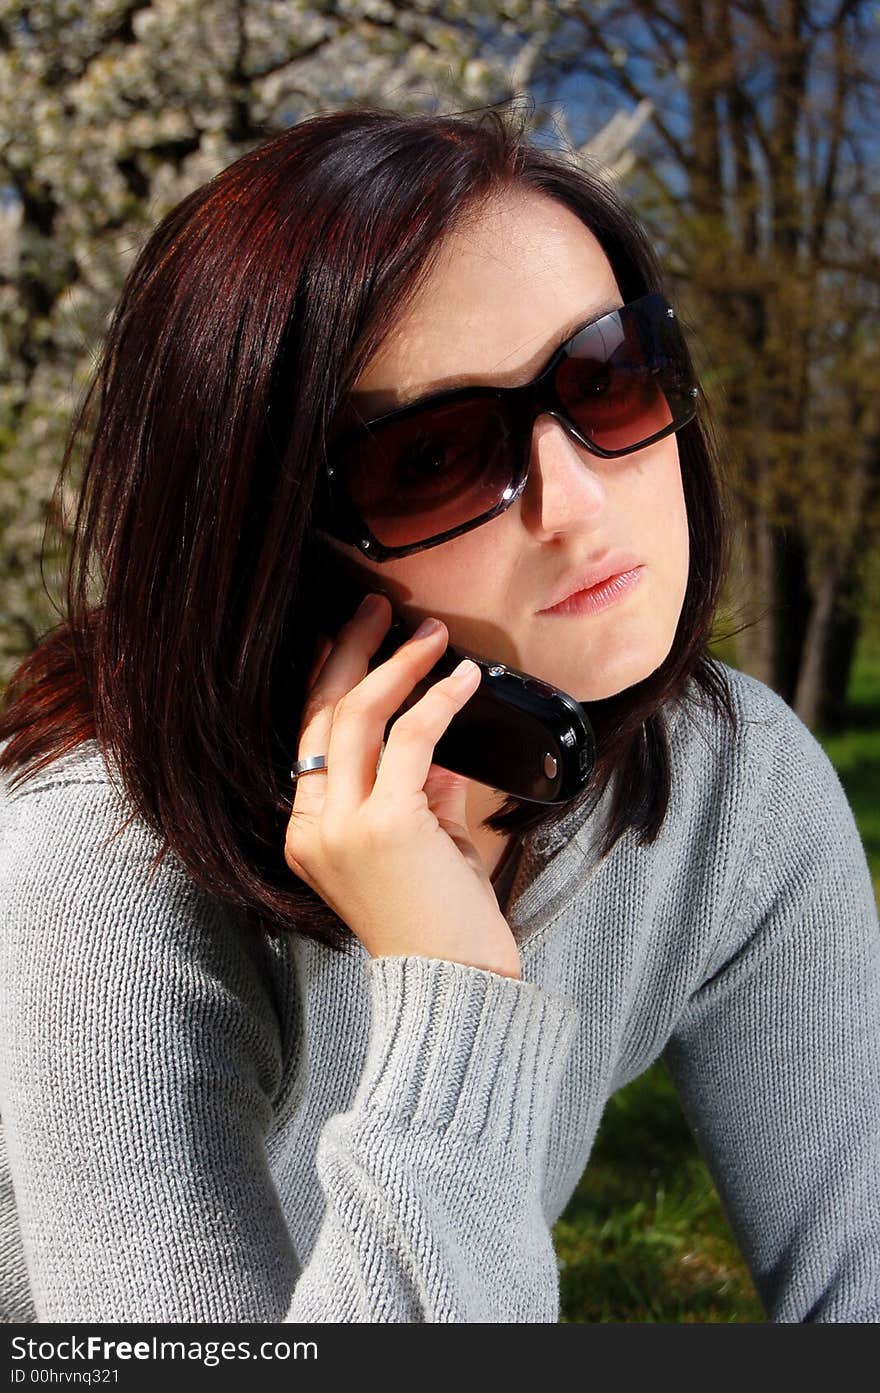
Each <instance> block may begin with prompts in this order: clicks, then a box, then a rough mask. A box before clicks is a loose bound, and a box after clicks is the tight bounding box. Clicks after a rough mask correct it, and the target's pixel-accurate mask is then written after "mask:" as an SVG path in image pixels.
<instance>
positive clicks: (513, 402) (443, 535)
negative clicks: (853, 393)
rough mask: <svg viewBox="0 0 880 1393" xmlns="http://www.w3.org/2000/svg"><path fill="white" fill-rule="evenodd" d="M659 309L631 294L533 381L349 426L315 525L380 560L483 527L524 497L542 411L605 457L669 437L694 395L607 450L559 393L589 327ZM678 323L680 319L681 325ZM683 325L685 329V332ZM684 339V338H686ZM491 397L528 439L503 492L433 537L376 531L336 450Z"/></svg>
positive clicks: (660, 303) (651, 298)
mask: <svg viewBox="0 0 880 1393" xmlns="http://www.w3.org/2000/svg"><path fill="white" fill-rule="evenodd" d="M649 307H650V310H651V311H654V312H657V313H659V312H660V311H661V310H662V312H663V315H664V316H665V317H666V318H668V319H672V320H674V319H675V311H674V310H673V308H672V306H671V305H670V304H669V302H668V300H666V298H665V297H664V296H663V295H660V294H659V293H657V292H651V293H650V294H648V295H642V296H640V297H639V298H638V299H636V300H631V301H630V302H629V304H627V305H619V306H618V307H617V308H616V309H614V310H610V311H609V312H608V313H606V314H604V315H600V316H599V317H598V318H597V319H592V320H589V321H588V322H587V323H586V324H582V325H581V326H580V328H579V329H576V330H575V332H574V333H573V334H572V335H571V336H570V337H569V338H567V339H566V340H565V342H564V343H562V344H560V345H559V347H558V348H557V350H556V352H555V353H554V354H553V357H552V358H551V359H550V361H549V363H548V364H547V366H546V367H545V368H544V369H543V370H542V371H541V372H540V373H539V374H538V376H537V377H535V378H533V379H532V381H531V382H526V383H524V384H523V385H522V386H521V387H470V386H468V387H457V388H453V389H452V390H450V391H442V392H436V393H435V394H434V395H433V396H430V397H423V398H422V399H421V400H419V401H416V402H410V403H409V404H408V405H407V406H402V407H396V408H395V409H394V410H393V411H387V412H385V414H384V415H382V416H375V417H373V419H372V420H370V421H364V422H363V423H362V424H360V425H358V426H355V427H354V428H353V429H351V430H347V431H345V432H344V433H343V434H342V435H340V436H338V437H337V438H336V439H335V440H334V441H333V444H332V447H331V455H330V459H328V461H327V468H326V472H325V474H324V476H323V479H322V483H323V486H324V489H325V496H324V499H323V508H321V506H320V505H319V509H318V513H317V515H316V518H315V525H316V527H317V529H318V530H319V531H322V532H324V533H325V534H326V535H327V536H330V537H335V538H337V539H338V540H339V541H342V542H347V543H349V545H351V546H355V547H357V548H358V550H360V551H362V552H363V554H364V555H365V556H368V557H370V558H371V559H372V560H374V561H390V560H393V559H395V558H396V557H398V556H412V555H413V554H414V553H415V552H418V551H425V550H427V548H429V547H435V546H439V545H440V544H441V543H442V542H448V541H451V540H452V539H453V538H454V537H460V536H461V535H462V534H463V533H465V532H470V531H472V530H473V528H475V527H482V525H483V524H484V523H487V522H491V521H492V519H493V518H496V517H499V516H500V515H501V514H502V513H504V512H506V511H507V509H508V508H509V507H510V505H511V504H512V503H513V502H514V501H515V500H516V499H517V498H518V497H519V495H520V494H521V493H522V491H523V489H524V488H525V486H526V480H527V479H528V476H529V464H530V459H531V448H530V446H531V438H532V429H533V427H534V423H535V421H536V420H537V418H538V416H543V415H546V416H552V417H554V419H555V420H557V421H558V422H559V424H560V425H561V426H562V427H563V429H564V430H565V431H567V432H568V434H569V435H571V436H573V438H574V439H575V440H576V441H577V442H578V444H580V445H583V447H584V449H585V450H588V451H589V453H590V454H591V455H596V456H598V458H600V459H619V458H620V457H621V456H623V455H632V454H635V453H636V452H637V451H638V450H643V449H645V448H646V447H647V446H648V445H653V444H655V442H656V441H658V440H663V439H665V438H666V436H668V435H672V434H673V433H674V432H675V431H678V430H681V428H682V426H685V425H687V424H688V423H689V422H690V421H692V420H693V419H694V416H695V415H696V410H697V408H696V402H695V401H693V400H692V402H691V409H690V412H689V414H688V415H687V416H686V418H685V419H684V420H683V421H678V422H676V423H672V424H670V425H668V426H664V427H663V429H662V430H659V431H655V432H654V434H653V435H650V436H648V437H647V438H646V439H645V440H640V441H639V442H638V443H637V444H636V445H628V446H627V447H626V448H625V449H623V450H603V449H602V448H601V446H599V445H596V444H595V443H594V442H593V441H591V440H590V439H589V438H588V437H587V436H586V435H584V433H583V431H582V430H581V428H580V427H579V426H578V425H577V424H576V423H575V422H574V421H573V420H572V419H571V418H570V416H569V415H568V414H567V412H566V409H565V407H564V405H563V403H562V401H561V400H560V398H559V397H558V395H557V393H556V387H555V378H556V370H557V368H558V367H559V364H560V363H561V362H562V361H563V360H564V359H565V358H567V357H568V356H569V355H570V353H571V349H572V345H573V344H574V341H575V339H577V338H578V337H579V336H580V335H581V334H582V333H583V332H584V330H586V329H592V328H595V326H596V325H597V324H601V323H602V321H603V320H605V319H610V318H611V317H612V315H616V314H619V313H620V311H621V310H623V309H633V310H639V309H644V310H647V309H648V308H649ZM676 327H677V325H676ZM680 332H681V331H680V330H679V333H680ZM682 344H683V345H684V339H683V338H682ZM684 365H685V366H686V367H687V368H688V384H689V386H688V390H689V391H690V395H691V398H692V399H693V398H695V397H696V396H697V395H698V393H699V387H698V386H697V385H696V384H695V383H694V381H693V373H692V372H691V371H690V364H689V359H688V356H687V349H686V345H685V357H684ZM479 398H488V399H492V400H495V401H500V402H503V403H504V410H505V412H506V413H507V416H508V419H509V420H510V421H511V422H512V423H513V433H514V434H516V433H519V434H520V435H521V437H522V439H523V442H524V443H523V448H522V450H521V451H520V452H519V459H518V462H517V464H516V466H515V467H514V470H513V477H512V478H511V481H510V483H509V484H508V486H507V488H505V490H504V492H503V494H502V496H501V498H500V499H499V501H498V502H497V503H496V504H495V506H494V507H492V508H490V509H489V510H488V511H487V512H485V513H481V514H480V516H479V517H476V518H472V519H471V520H470V521H468V522H463V523H460V524H459V525H458V526H457V527H452V528H449V529H448V530H447V531H445V532H439V533H437V534H436V535H435V536H433V537H427V538H424V539H423V540H422V541H418V542H411V543H409V544H408V545H407V546H400V547H389V546H385V544H384V543H383V542H380V541H379V539H378V538H377V537H375V536H374V535H373V533H372V532H371V531H370V528H369V527H368V526H367V524H366V522H365V521H364V519H363V518H362V517H361V516H360V514H359V513H358V511H357V509H356V508H355V506H354V504H353V502H352V500H351V497H350V495H349V494H348V492H347V490H346V489H345V487H344V485H343V484H341V483H340V482H339V481H338V478H337V471H336V470H335V469H334V467H333V465H332V463H331V459H332V455H333V452H334V451H336V450H338V449H340V448H341V447H342V446H344V445H345V444H347V443H348V442H349V441H351V440H353V439H357V438H359V437H361V436H363V435H364V434H370V433H372V432H373V430H374V429H375V428H377V427H381V426H385V425H387V424H389V423H391V422H393V421H398V420H403V419H404V418H405V417H408V416H416V415H419V414H420V413H422V412H425V411H432V410H434V409H435V408H436V407H438V406H441V405H442V406H446V405H449V404H450V403H452V402H457V401H465V400H468V401H470V400H476V399H479Z"/></svg>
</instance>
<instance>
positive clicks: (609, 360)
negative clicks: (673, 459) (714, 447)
mask: <svg viewBox="0 0 880 1393" xmlns="http://www.w3.org/2000/svg"><path fill="white" fill-rule="evenodd" d="M556 387H557V391H558V393H559V397H560V399H561V401H562V403H563V405H564V406H565V408H566V410H567V411H568V412H569V414H570V416H571V417H572V420H573V421H574V422H575V424H576V425H577V426H579V427H580V429H581V430H582V431H583V433H584V435H585V436H586V437H587V439H588V440H590V441H592V443H593V444H595V445H596V446H598V448H599V449H600V450H608V451H611V452H614V451H631V450H632V449H633V448H634V447H637V446H638V445H639V444H641V443H643V442H646V441H648V440H650V439H651V438H652V437H653V436H656V435H659V434H660V433H661V432H662V431H666V430H668V429H669V428H670V427H674V428H677V427H678V426H679V425H683V424H684V423H685V422H686V421H688V420H689V419H690V417H691V416H692V415H693V396H692V393H691V390H690V387H691V384H690V379H689V376H688V374H687V371H686V369H685V366H684V358H683V355H682V343H681V339H680V336H679V334H678V331H677V329H676V327H675V325H674V323H673V321H672V320H671V319H669V318H668V316H667V314H666V311H665V309H664V308H663V307H662V306H661V307H660V308H659V309H658V310H657V311H656V312H655V313H653V314H649V313H648V312H646V311H642V310H639V309H636V308H632V307H629V306H625V307H623V308H622V309H620V310H618V311H616V312H614V313H612V314H608V315H605V316H604V317H603V318H602V319H600V320H597V321H596V323H595V324H590V325H588V326H587V327H586V329H583V330H582V331H581V333H580V334H578V335H577V337H576V338H575V340H574V342H573V344H572V351H571V353H570V354H569V356H568V357H567V358H565V359H564V360H563V361H562V363H560V365H559V370H558V373H557V377H556Z"/></svg>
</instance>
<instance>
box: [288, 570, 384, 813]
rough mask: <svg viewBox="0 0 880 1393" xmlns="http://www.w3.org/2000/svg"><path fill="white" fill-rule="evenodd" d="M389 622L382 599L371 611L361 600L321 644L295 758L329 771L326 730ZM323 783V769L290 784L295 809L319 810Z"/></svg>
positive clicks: (328, 742)
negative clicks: (320, 758)
mask: <svg viewBox="0 0 880 1393" xmlns="http://www.w3.org/2000/svg"><path fill="white" fill-rule="evenodd" d="M390 619H391V606H390V604H389V603H388V601H387V599H386V598H385V597H384V596H381V597H380V602H379V605H378V606H376V607H375V608H373V607H368V606H367V604H366V600H364V601H363V602H362V603H361V604H360V605H359V606H358V608H357V610H356V611H355V613H354V614H353V615H352V616H351V618H350V619H349V620H347V621H346V623H345V624H343V626H342V628H341V629H340V630H339V633H338V634H337V636H336V639H335V640H331V639H327V640H325V642H326V643H327V645H328V646H327V651H326V654H325V655H324V658H323V660H322V662H321V666H320V668H319V667H318V664H317V661H316V663H315V665H314V678H313V680H312V683H311V686H310V688H309V689H307V690H308V699H307V701H306V706H305V711H304V714H303V719H302V723H301V725H300V731H299V737H298V740H297V754H296V758H297V759H298V760H300V759H307V758H308V757H309V756H310V755H321V754H322V755H325V756H326V758H327V760H328V768H329V745H330V730H331V727H332V724H333V712H334V710H335V708H336V704H337V702H338V701H340V699H341V698H342V697H343V696H345V694H346V693H347V692H349V691H351V689H352V687H355V686H356V685H357V684H358V682H360V681H362V679H363V678H364V676H365V675H366V673H367V671H368V668H369V663H370V658H371V657H372V656H373V654H374V653H375V652H376V650H377V648H378V647H379V645H380V643H381V642H382V639H383V638H384V636H385V633H386V632H387V629H388V624H389V621H390ZM377 758H378V755H377ZM326 783H327V773H326V772H325V771H322V772H321V773H320V774H314V775H312V774H308V775H305V776H304V777H303V778H300V779H298V780H297V781H296V784H295V786H294V798H293V811H294V812H303V811H308V810H312V811H314V810H316V809H317V808H319V807H321V805H322V804H323V801H324V796H325V793H326Z"/></svg>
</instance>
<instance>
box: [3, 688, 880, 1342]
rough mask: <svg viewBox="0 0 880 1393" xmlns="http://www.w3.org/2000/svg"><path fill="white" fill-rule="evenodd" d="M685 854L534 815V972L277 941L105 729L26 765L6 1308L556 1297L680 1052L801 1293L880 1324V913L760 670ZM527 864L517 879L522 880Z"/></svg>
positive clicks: (530, 842)
mask: <svg viewBox="0 0 880 1393" xmlns="http://www.w3.org/2000/svg"><path fill="white" fill-rule="evenodd" d="M724 672H725V675H726V677H727V679H728V681H729V682H730V685H731V688H732V692H733V696H734V702H735V705H736V708H737V710H738V713H739V715H740V720H741V727H740V731H739V735H738V737H737V738H734V737H733V736H732V734H731V733H730V731H729V730H728V728H727V726H726V725H725V724H723V723H722V722H720V721H719V720H718V719H717V718H716V717H715V716H713V715H712V714H711V713H710V712H709V710H708V709H706V708H695V707H692V706H691V705H690V704H686V705H676V706H674V707H673V708H672V709H671V710H670V712H669V730H670V745H671V754H672V793H671V799H670V804H669V810H668V813H667V816H666V820H665V822H664V824H663V826H662V828H661V831H660V835H659V836H658V838H657V839H656V841H655V842H654V843H653V844H652V845H645V846H639V845H638V842H637V839H636V837H635V835H634V834H633V833H632V832H628V833H627V834H626V835H625V836H624V837H623V838H621V839H620V840H619V841H618V843H617V844H616V846H615V848H614V850H613V851H612V852H611V854H610V855H609V856H608V857H606V858H604V859H603V860H600V859H599V843H600V840H601V834H602V831H603V827H604V822H605V817H606V815H607V811H608V805H609V802H610V792H611V790H610V789H609V790H607V791H606V794H605V795H604V797H603V798H601V799H599V800H598V801H596V800H594V801H593V804H592V805H591V806H589V807H586V808H580V809H576V808H571V809H570V810H569V811H568V812H567V814H566V816H565V817H564V818H563V820H562V822H561V823H560V825H559V826H558V827H556V828H555V829H550V830H547V829H545V830H540V829H533V830H532V832H531V833H526V834H524V835H523V838H522V842H521V845H520V848H519V851H518V854H517V855H516V856H515V857H514V858H513V860H512V861H511V863H510V867H509V868H506V869H507V870H508V873H507V874H506V875H505V876H502V877H501V878H500V880H499V886H498V892H499V895H500V896H501V899H500V902H501V903H502V904H503V905H504V907H505V914H506V917H507V919H508V922H509V923H510V925H511V929H512V931H513V934H514V937H515V939H516V941H517V943H518V945H519V948H520V955H521V960H522V980H518V979H515V978H509V977H503V976H501V975H499V974H497V973H493V972H490V971H488V970H483V969H480V968H475V967H470V966H465V965H463V964H460V963H453V962H448V961H446V960H444V959H438V958H430V957H423V956H418V955H402V956H394V957H383V958H371V957H370V956H369V954H367V953H366V950H364V949H363V948H362V946H361V945H360V944H359V943H357V942H356V941H354V940H353V943H352V951H351V952H350V953H346V954H344V955H343V954H336V953H334V952H333V951H332V950H330V949H327V948H325V947H323V945H319V944H315V943H313V942H312V941H310V940H306V939H301V938H299V937H283V938H282V939H280V940H275V939H271V938H270V937H269V936H268V935H262V936H257V935H253V934H246V933H245V932H244V931H243V928H242V924H241V922H240V919H239V917H238V915H237V912H236V911H235V910H234V909H233V908H231V907H229V906H227V905H225V904H223V903H222V902H221V901H220V900H219V899H215V898H214V897H212V896H210V895H209V894H207V893H206V892H204V891H203V890H202V889H201V888H200V887H198V886H196V885H195V883H194V882H193V881H192V879H191V878H190V877H189V875H188V874H187V872H186V870H185V868H184V867H183V866H182V865H181V863H180V862H179V860H178V858H176V857H175V856H174V854H173V853H170V854H169V855H168V856H167V857H166V859H165V861H164V862H163V863H162V865H161V866H160V868H159V871H158V873H157V874H156V876H155V878H154V879H153V880H152V881H148V878H147V872H148V870H149V864H150V860H151V857H152V856H153V855H154V853H155V852H156V850H157V848H158V843H157V841H156V838H155V836H154V834H153V833H152V832H151V831H150V830H149V829H147V828H146V826H145V824H143V822H142V821H141V820H140V819H135V820H134V821H133V822H132V823H131V824H130V825H129V826H128V827H127V828H126V829H125V831H124V832H123V833H122V834H121V835H120V836H118V837H116V838H115V839H114V840H112V841H109V842H108V843H107V845H106V846H103V845H102V843H103V842H104V840H105V839H106V838H107V837H108V836H109V835H110V833H111V832H112V831H113V830H114V829H115V828H116V827H117V826H118V825H119V824H120V822H121V821H123V820H124V817H125V816H126V814H127V812H128V811H130V809H127V808H126V807H125V806H124V804H123V803H122V801H121V799H120V795H119V794H118V792H117V791H116V790H115V789H114V788H113V786H112V785H111V783H110V780H109V778H108V773H107V769H106V768H105V765H104V763H103V757H102V754H101V752H100V750H99V749H98V747H97V746H96V745H95V744H94V743H91V742H90V743H89V744H88V745H86V746H83V747H81V748H80V749H79V750H77V751H75V752H73V754H71V755H68V756H66V757H65V758H63V759H61V760H58V761H56V762H55V763H54V764H52V765H50V766H49V767H48V768H47V769H45V770H44V771H42V772H41V773H40V774H39V775H37V776H35V777H34V778H33V779H32V780H30V781H28V782H26V783H24V784H21V785H20V786H19V787H18V788H12V787H11V786H10V782H11V776H6V778H5V779H4V778H0V928H2V949H0V1122H2V1128H0V1318H2V1319H3V1320H4V1321H6V1322H13V1321H25V1322H34V1321H62V1322H64V1321H75V1322H86V1321H97V1322H130V1321H156V1322H159V1321H169V1322H175V1321H183V1322H190V1321H192V1322H198V1321H207V1322H213V1321H242V1322H250V1321H257V1322H274V1321H309V1322H311V1321H363V1322H374V1321H383V1322H384V1321H408V1322H428V1321H454V1322H465V1321H485V1322H531V1321H540V1322H555V1321H558V1319H559V1282H558V1272H557V1262H556V1257H555V1254H554V1250H553V1242H552V1233H551V1230H552V1227H553V1225H554V1224H555V1222H556V1220H557V1219H558V1217H559V1215H560V1214H561V1213H562V1211H563V1210H564V1208H565V1206H566V1205H567V1203H568V1201H569V1199H570V1197H571V1195H572V1192H573V1190H574V1188H575V1186H576V1185H577V1183H578V1181H579V1180H580V1178H581V1176H582V1175H583V1173H584V1170H585V1168H586V1166H587V1163H588V1161H589V1156H590V1151H591V1148H592V1145H593V1141H594V1138H595V1135H596V1130H597V1127H598V1124H599V1121H600V1118H601V1116H602V1111H603V1108H604V1106H605V1104H606V1102H607V1100H608V1098H609V1097H610V1096H611V1094H612V1093H614V1092H615V1090H617V1089H618V1088H620V1087H621V1086H622V1085H624V1084H626V1083H627V1082H629V1081H630V1080H631V1079H634V1078H636V1077H637V1076H638V1075H639V1074H641V1073H642V1072H643V1071H644V1070H645V1069H647V1068H648V1067H649V1065H650V1064H651V1063H652V1062H653V1061H655V1060H657V1059H659V1058H663V1059H664V1060H665V1061H666V1064H667V1065H668V1067H669V1069H670V1070H671V1073H672V1076H673V1079H674V1081H675V1084H676V1087H677V1089H678V1092H679V1095H680V1097H681V1100H682V1105H683V1107H684V1110H685V1113H686V1116H687V1118H688V1120H689V1123H690V1126H691V1127H692V1129H693V1132H694V1135H695V1137H696V1141H697V1143H698V1145H699V1147H700V1150H701V1153H702V1155H703V1156H704V1158H705V1160H706V1163H707V1165H708V1167H709V1169H710V1172H711V1174H712V1177H713V1179H714V1182H715V1184H716V1186H717V1189H718V1192H719V1195H720V1197H721V1201H722V1203H723V1206H724V1209H725V1212H726V1214H727V1217H728V1219H729V1221H730V1224H731V1226H732V1229H733V1232H734V1234H735V1236H736V1239H737V1242H738V1244H739V1246H740V1248H741V1251H742V1253H743V1256H744V1258H745V1260H746V1262H747V1263H748V1266H749V1269H750V1271H751V1273H752V1277H753V1279H754V1281H755V1284H756V1287H757V1289H758V1292H759V1294H760V1296H761V1299H762V1301H763V1303H764V1305H765V1309H766V1311H767V1315H768V1318H769V1319H770V1320H773V1321H780V1322H796V1321H864V1322H868V1321H871V1322H873V1321H877V1320H878V1319H880V1119H878V1111H880V1102H878V1100H880V927H878V922H877V910H876V904H875V900H874V894H873V888H872V884H871V877H870V874H869V870H868V865H867V860H866V857H865V851H864V848H863V846H862V844H861V841H860V839H859V834H858V831H857V828H856V825H855V821H854V819H853V815H852V811H851V809H850V806H849V804H848V802H847V799H846V796H845V794H844V791H843V788H842V787H841V784H840V781H839V779H838V777H837V775H836V773H835V771H834V768H833V766H832V765H831V763H830V761H829V760H828V758H827V756H826V755H825V753H824V751H823V750H822V747H821V746H820V745H819V743H818V742H817V741H816V739H815V738H814V737H813V735H812V734H811V733H810V731H809V730H808V729H807V727H806V726H805V725H803V723H802V722H801V721H800V720H799V719H798V717H797V716H796V715H795V714H794V713H793V711H792V710H791V709H790V707H789V706H788V705H787V704H786V703H785V702H784V701H783V700H782V699H781V698H780V697H779V696H777V695H776V694H775V693H774V692H773V691H772V690H771V689H770V688H769V687H767V686H765V685H764V684H762V683H760V682H758V681H756V680H755V679H753V678H751V677H748V676H746V675H745V674H743V673H740V672H738V671H737V670H736V669H733V668H730V667H725V668H724ZM505 882H506V883H507V896H506V900H505Z"/></svg>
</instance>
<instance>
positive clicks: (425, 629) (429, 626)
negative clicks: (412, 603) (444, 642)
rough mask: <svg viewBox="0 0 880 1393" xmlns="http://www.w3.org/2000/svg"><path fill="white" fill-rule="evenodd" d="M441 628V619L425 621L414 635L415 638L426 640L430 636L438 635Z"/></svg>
mask: <svg viewBox="0 0 880 1393" xmlns="http://www.w3.org/2000/svg"><path fill="white" fill-rule="evenodd" d="M439 628H440V620H439V619H423V620H422V622H421V624H420V625H419V627H418V628H417V629H416V631H415V633H414V634H413V638H426V637H427V635H428V634H433V633H436V632H437V630H438V629H439Z"/></svg>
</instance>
